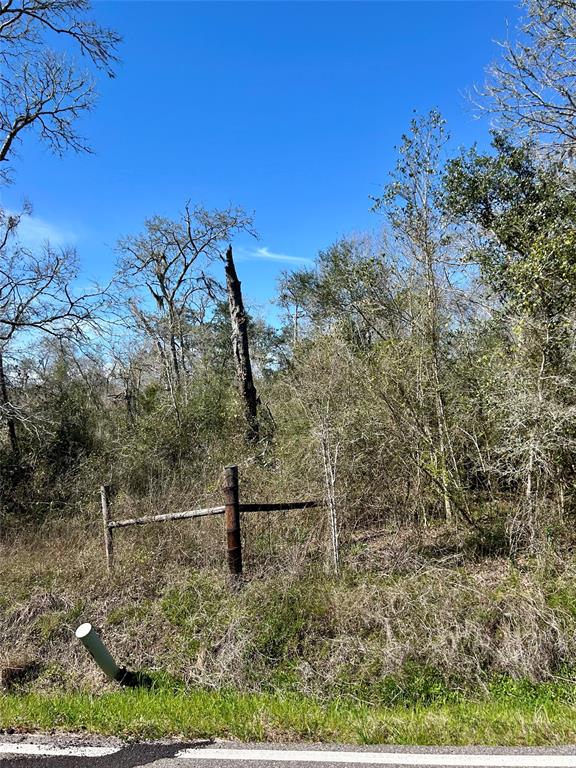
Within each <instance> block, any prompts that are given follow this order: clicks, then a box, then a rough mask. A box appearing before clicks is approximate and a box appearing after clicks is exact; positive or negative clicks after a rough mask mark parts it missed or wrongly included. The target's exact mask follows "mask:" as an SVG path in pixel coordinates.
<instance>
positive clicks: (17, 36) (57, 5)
mask: <svg viewBox="0 0 576 768" xmlns="http://www.w3.org/2000/svg"><path fill="white" fill-rule="evenodd" d="M89 10H90V3H89V2H88V1H87V0H6V2H0V63H1V68H0V162H2V163H7V162H8V161H9V160H10V159H11V157H12V156H13V154H14V150H15V147H16V145H17V144H18V143H19V142H21V140H22V137H23V134H24V133H25V132H27V131H28V129H36V131H37V133H38V135H39V136H40V139H41V140H42V141H44V142H45V143H46V144H48V146H49V147H50V148H51V149H52V150H54V151H55V152H57V153H58V154H61V153H62V152H64V151H65V150H66V149H69V148H72V149H74V150H77V151H89V146H88V143H87V142H86V140H85V139H84V138H82V137H81V136H80V135H79V134H78V133H77V131H76V128H75V123H76V120H77V118H78V117H79V116H80V115H81V114H82V113H83V112H85V111H87V110H90V109H91V108H92V106H93V105H94V101H95V90H94V82H93V77H92V74H91V73H90V72H89V71H88V70H82V69H80V68H79V67H78V65H77V63H76V62H74V61H73V60H71V59H70V58H69V57H68V56H67V55H65V54H64V53H63V52H61V51H60V52H59V51H58V50H57V48H58V46H59V40H60V42H61V43H64V44H66V45H67V47H68V48H70V46H73V47H76V50H79V51H80V53H81V54H82V55H83V56H84V57H85V58H86V59H87V60H88V61H89V63H90V65H91V67H92V70H104V71H105V72H106V73H107V74H108V75H109V76H113V69H112V67H113V65H114V63H115V62H116V61H117V58H116V50H117V46H118V44H119V42H120V37H119V35H118V34H116V32H114V31H113V30H110V29H107V28H105V27H102V26H100V25H98V24H97V23H96V22H95V21H93V20H91V19H89V18H86V15H87V13H88V12H89ZM1 177H2V178H3V179H4V180H6V179H7V178H8V170H7V169H6V168H4V169H3V170H2V172H1Z"/></svg>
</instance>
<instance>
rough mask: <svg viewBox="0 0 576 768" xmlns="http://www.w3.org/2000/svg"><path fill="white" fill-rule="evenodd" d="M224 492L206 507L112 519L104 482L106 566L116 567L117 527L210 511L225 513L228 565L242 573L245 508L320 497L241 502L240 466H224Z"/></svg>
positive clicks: (285, 505) (293, 504) (295, 505)
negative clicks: (217, 501) (220, 500)
mask: <svg viewBox="0 0 576 768" xmlns="http://www.w3.org/2000/svg"><path fill="white" fill-rule="evenodd" d="M222 496H223V501H224V504H222V505H221V506H218V507H208V508H206V509H191V510H188V511H184V512H168V513H166V514H164V515H148V516H147V517H134V518H132V519H129V520H112V519H111V516H110V514H111V513H110V489H109V487H108V486H106V485H103V486H101V488H100V498H101V502H102V520H103V523H104V546H105V551H106V566H107V568H108V570H109V571H111V570H112V569H113V567H114V539H113V535H112V534H113V531H114V529H115V528H126V527H128V526H131V525H147V524H148V523H165V522H169V521H171V520H191V519H194V518H195V517H207V516H208V515H224V522H225V530H226V552H227V558H228V569H229V571H230V573H231V574H232V576H233V577H238V576H241V574H242V570H243V568H242V527H241V526H242V513H244V512H282V511H286V510H290V509H308V508H310V507H319V506H321V502H319V501H289V502H278V503H275V504H258V503H256V504H240V492H239V482H238V467H236V466H233V467H224V473H223V481H222Z"/></svg>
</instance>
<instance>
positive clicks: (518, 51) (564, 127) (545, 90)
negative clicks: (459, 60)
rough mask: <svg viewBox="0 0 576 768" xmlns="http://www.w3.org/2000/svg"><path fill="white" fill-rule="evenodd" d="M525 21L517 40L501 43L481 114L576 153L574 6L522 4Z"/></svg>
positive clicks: (548, 0)
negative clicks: (499, 57)
mask: <svg viewBox="0 0 576 768" xmlns="http://www.w3.org/2000/svg"><path fill="white" fill-rule="evenodd" d="M523 5H524V9H525V11H526V16H525V18H524V21H523V23H522V25H521V28H520V30H519V35H518V37H517V39H516V40H506V41H505V42H503V43H501V47H502V57H501V59H500V61H498V62H496V63H495V64H493V65H492V67H491V68H490V69H489V79H488V82H487V84H486V87H485V96H487V97H488V98H487V99H483V100H481V102H480V107H481V108H482V109H485V110H488V111H491V112H493V113H495V114H496V115H498V117H499V118H500V121H501V124H502V125H503V127H505V128H507V129H511V130H513V131H514V130H520V131H524V132H528V133H530V134H531V135H533V136H535V137H540V138H542V137H543V136H548V137H552V139H553V143H554V144H556V145H557V144H561V145H563V148H564V149H565V150H567V151H568V153H570V154H573V153H574V150H575V148H576V2H575V0H524V3H523Z"/></svg>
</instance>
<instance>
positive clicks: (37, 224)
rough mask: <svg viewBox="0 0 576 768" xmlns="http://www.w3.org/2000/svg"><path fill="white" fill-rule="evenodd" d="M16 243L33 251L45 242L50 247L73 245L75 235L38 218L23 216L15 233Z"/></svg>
mask: <svg viewBox="0 0 576 768" xmlns="http://www.w3.org/2000/svg"><path fill="white" fill-rule="evenodd" d="M16 237H17V239H18V242H19V243H20V244H21V245H23V246H24V247H25V248H30V249H35V248H39V247H40V246H42V245H43V244H44V243H46V241H48V242H49V243H50V245H55V246H63V245H74V242H75V241H76V239H77V238H76V235H75V234H74V233H73V232H70V231H66V230H64V229H62V228H61V227H59V226H57V225H55V224H52V223H51V222H49V221H45V220H44V219H41V218H39V217H38V216H34V215H33V214H32V215H28V214H25V215H23V216H22V218H21V219H20V224H19V225H18V229H17V232H16Z"/></svg>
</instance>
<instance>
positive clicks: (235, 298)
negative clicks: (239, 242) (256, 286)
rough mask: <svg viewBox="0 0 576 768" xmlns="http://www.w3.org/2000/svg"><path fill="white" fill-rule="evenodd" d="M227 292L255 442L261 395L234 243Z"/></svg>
mask: <svg viewBox="0 0 576 768" xmlns="http://www.w3.org/2000/svg"><path fill="white" fill-rule="evenodd" d="M226 291H227V293H228V308H229V310H230V322H231V323H232V349H233V352H234V364H235V366H236V378H237V379H238V387H239V389H240V396H241V397H242V401H243V403H244V415H245V418H246V424H247V428H246V439H247V440H248V441H249V442H251V443H255V442H257V441H258V438H259V430H258V413H257V410H258V395H257V394H256V387H255V386H254V380H253V378H252V364H251V362H250V347H249V345H248V327H247V318H246V312H245V311H244V302H243V301H242V291H241V288H240V280H238V275H237V274H236V267H235V266H234V260H233V258H232V246H231V245H229V246H228V250H227V251H226Z"/></svg>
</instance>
